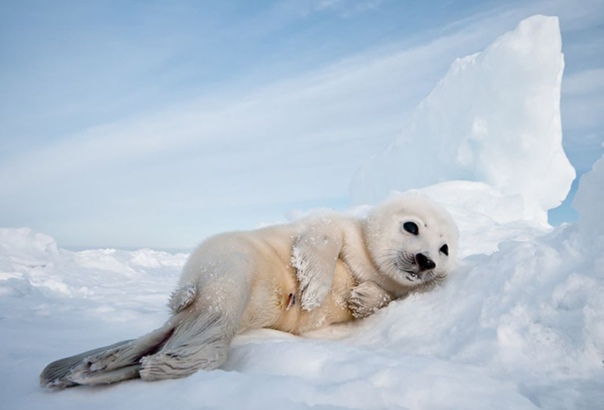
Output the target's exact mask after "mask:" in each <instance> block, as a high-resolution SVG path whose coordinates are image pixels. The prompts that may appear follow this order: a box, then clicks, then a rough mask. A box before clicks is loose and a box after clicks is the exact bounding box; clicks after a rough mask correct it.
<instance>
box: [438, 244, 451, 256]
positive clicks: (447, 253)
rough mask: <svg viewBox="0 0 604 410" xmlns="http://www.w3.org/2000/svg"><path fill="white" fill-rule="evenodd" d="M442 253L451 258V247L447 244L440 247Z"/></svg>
mask: <svg viewBox="0 0 604 410" xmlns="http://www.w3.org/2000/svg"><path fill="white" fill-rule="evenodd" d="M440 251H441V252H442V253H444V254H445V255H447V256H449V247H448V246H447V244H446V243H445V244H444V245H443V246H441V247H440Z"/></svg>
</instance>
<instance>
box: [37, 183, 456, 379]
mask: <svg viewBox="0 0 604 410" xmlns="http://www.w3.org/2000/svg"><path fill="white" fill-rule="evenodd" d="M456 250H457V228H456V226H455V224H454V223H453V221H452V219H451V217H450V216H449V214H448V213H447V212H446V211H444V210H443V209H442V208H441V207H440V206H438V205H436V204H435V203H434V202H432V201H430V200H428V199H427V198H425V197H423V196H421V195H419V194H403V195H399V196H397V197H395V198H392V199H390V200H389V201H387V202H385V203H383V204H381V205H378V206H376V207H375V208H373V209H372V210H371V211H370V213H369V215H368V216H367V217H366V218H363V219H358V218H354V217H352V216H350V215H345V214H341V213H337V212H331V213H322V214H318V215H313V216H310V217H308V218H305V219H302V220H300V221H297V222H293V223H290V224H284V225H277V226H271V227H267V228H262V229H258V230H254V231H249V232H231V233H226V234H221V235H217V236H215V237H212V238H210V239H208V240H206V241H205V242H203V243H202V244H201V245H200V246H199V247H198V248H197V249H196V250H195V251H194V252H193V253H192V254H191V256H190V257H189V260H188V261H187V263H186V265H185V267H184V269H183V272H182V276H181V278H180V282H179V285H178V287H177V289H176V290H175V291H174V292H173V294H172V296H171V297H170V301H169V306H170V308H171V310H172V313H173V315H172V317H171V318H170V320H169V321H168V322H167V323H166V324H165V325H164V326H162V327H161V328H159V329H157V330H155V331H153V332H151V333H149V334H147V335H145V336H142V337H140V338H138V339H135V340H130V341H125V342H120V343H116V344H114V345H111V346H107V347H103V348H99V349H96V350H93V351H89V352H85V353H81V354H79V355H76V356H72V357H68V358H65V359H61V360H58V361H56V362H53V363H51V364H49V365H48V366H47V367H46V368H45V369H44V371H43V372H42V374H41V375H40V381H41V384H42V385H43V386H48V387H53V388H64V387H69V386H75V385H90V384H100V383H113V382H117V381H121V380H126V379H131V378H137V377H140V378H142V379H143V380H161V379H168V378H178V377H184V376H187V375H190V374H192V373H194V372H196V371H197V370H200V369H204V370H211V369H216V368H218V367H219V366H220V365H221V364H222V363H223V362H224V361H225V360H226V356H227V353H228V349H229V346H230V344H231V341H232V340H233V338H234V337H235V335H236V334H237V333H240V332H243V331H245V330H248V329H257V328H272V329H277V330H281V331H285V332H291V333H294V334H300V333H303V332H306V331H310V330H315V329H318V328H320V327H323V326H327V325H330V324H334V323H340V322H345V321H349V320H353V319H356V318H363V317H366V316H368V315H370V314H372V313H373V312H375V311H376V310H377V309H379V308H381V307H383V306H385V305H387V304H388V303H389V302H390V301H391V300H393V299H397V298H401V297H404V296H406V295H408V294H409V293H410V292H423V291H426V290H429V289H431V288H432V287H433V286H434V285H435V284H437V283H439V282H440V281H442V280H443V279H444V278H445V277H446V275H447V273H448V272H449V270H450V269H451V267H452V264H453V262H454V260H455V253H456Z"/></svg>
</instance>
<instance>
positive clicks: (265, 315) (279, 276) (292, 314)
mask: <svg viewBox="0 0 604 410" xmlns="http://www.w3.org/2000/svg"><path fill="white" fill-rule="evenodd" d="M272 273H273V274H272V275H258V278H257V279H258V282H257V283H254V284H253V286H252V294H251V298H250V302H249V304H248V307H247V309H246V311H245V313H244V315H243V318H242V323H241V324H242V328H240V330H241V331H243V330H246V329H253V328H271V329H276V330H281V331H284V332H289V333H293V334H300V333H304V332H308V331H311V330H315V329H319V328H321V327H324V326H328V325H330V324H334V323H340V322H345V321H349V320H352V319H353V316H352V314H351V312H350V310H349V309H348V307H347V305H346V298H347V297H348V295H349V294H350V290H351V289H352V287H353V286H354V285H355V282H354V279H353V278H352V275H351V274H350V271H349V270H348V267H347V266H346V265H345V264H344V263H343V262H341V261H338V263H337V264H336V271H335V274H334V281H333V286H332V290H331V292H330V294H329V296H328V297H327V299H326V300H325V302H324V303H323V304H322V305H321V306H319V307H317V308H315V309H312V310H310V311H308V310H304V309H302V306H301V305H300V291H299V287H298V281H297V279H296V273H295V270H294V269H293V268H292V267H291V266H287V267H284V269H283V270H282V271H279V272H272Z"/></svg>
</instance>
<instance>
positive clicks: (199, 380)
mask: <svg viewBox="0 0 604 410" xmlns="http://www.w3.org/2000/svg"><path fill="white" fill-rule="evenodd" d="M556 27H557V21H556V20H555V19H547V18H543V17H536V18H533V19H531V20H527V21H525V22H524V23H523V24H522V25H521V26H520V28H519V29H518V30H516V31H515V32H512V33H508V34H507V35H506V36H507V37H506V36H504V37H502V38H503V40H501V39H500V40H498V41H499V44H500V45H499V46H498V47H499V48H505V47H508V48H505V49H506V50H508V51H509V50H512V49H514V48H516V49H520V50H521V51H522V49H523V47H529V46H531V44H532V42H533V41H537V42H539V41H542V38H541V37H540V35H539V33H541V34H542V33H543V30H545V32H549V33H550V34H551V33H554V37H555V33H556V32H557V30H556ZM552 30H553V31H552ZM506 38H507V39H512V40H513V41H514V44H516V47H509V44H507V43H506V42H505V41H504V40H505V39H506ZM552 43H555V41H552ZM506 44H507V46H506ZM494 48H497V47H491V48H490V50H493V49H494ZM554 48H555V45H554ZM487 50H489V49H487ZM487 50H485V54H483V55H482V57H480V56H475V57H473V58H466V59H462V60H460V61H462V62H463V64H462V63H460V62H457V63H456V64H455V65H454V67H458V68H459V67H464V66H465V65H464V64H466V65H467V64H470V62H472V61H478V63H480V64H483V63H484V62H488V61H491V60H490V59H488V58H485V56H488V53H486V51H487ZM558 52H559V50H558ZM506 55H507V58H506V59H503V60H497V66H499V65H500V64H504V63H506V61H509V62H510V63H511V64H512V65H513V66H514V65H515V66H517V65H518V62H517V61H514V60H515V58H516V57H514V55H513V54H506ZM531 55H540V54H539V53H538V52H534V53H531ZM552 55H555V53H553V54H552ZM552 58H553V57H552ZM548 61H550V60H548ZM551 61H557V60H556V59H555V58H553V60H551ZM471 64H474V63H471ZM524 68H525V69H526V72H525V74H526V75H527V76H528V77H530V78H533V79H535V81H536V80H537V79H539V81H541V77H539V76H538V75H537V74H536V73H535V72H533V70H540V69H541V68H542V64H528V65H526V66H524ZM550 68H551V67H550ZM550 68H544V72H550V71H551V72H556V70H558V71H557V73H558V75H559V74H561V72H560V71H559V70H561V67H560V66H558V68H557V69H556V70H554V69H552V70H550ZM462 71H463V70H462ZM479 71H480V70H479ZM501 71H502V70H496V71H495V73H500V72H501ZM503 71H505V70H503ZM521 71H522V70H521ZM480 72H486V71H484V70H482V71H480ZM485 75H486V74H485ZM447 78H448V79H449V80H447V81H452V82H454V81H456V80H455V78H462V80H463V81H466V82H468V81H469V80H468V79H467V78H465V77H463V76H461V77H459V76H458V77H456V76H454V75H452V76H448V77H447ZM464 78H465V79H464ZM548 78H550V79H551V77H548ZM515 79H517V80H518V81H522V80H523V78H522V77H521V76H520V74H518V75H517V76H516V77H515ZM542 80H543V83H540V84H541V85H540V86H539V87H536V88H531V87H525V89H526V91H527V92H528V93H535V94H534V96H536V97H543V96H544V95H546V94H547V93H551V92H552V90H555V88H556V87H557V84H559V83H556V81H549V80H547V78H545V74H544V78H542ZM485 81H488V80H486V79H485ZM493 84H494V83H493ZM441 87H442V85H441ZM437 88H438V87H437ZM470 88H472V87H470ZM478 88H479V87H478ZM458 89H459V90H463V89H464V88H458ZM512 91H513V92H512V94H511V95H513V96H519V95H520V94H518V93H519V91H518V90H512ZM459 92H461V91H459ZM558 93H559V88H558ZM554 94H555V93H554ZM434 95H438V92H435V93H433V94H432V96H434ZM525 97H526V98H528V99H527V100H526V101H531V100H530V98H529V96H525ZM435 98H436V97H432V99H431V100H430V101H433V102H434V101H436V100H435ZM553 98H556V96H555V95H554V96H553ZM538 99H539V98H537V100H538ZM462 100H463V99H462ZM460 101H461V100H460ZM467 101H468V100H467V99H466V102H467ZM533 101H536V100H533ZM450 104H453V103H449V104H445V105H444V106H443V107H441V110H446V109H447V107H448V106H450ZM537 106H538V107H540V105H537ZM499 108H501V107H498V106H495V105H493V106H491V108H490V110H489V112H486V113H485V114H484V118H492V119H493V121H495V117H494V116H493V115H494V112H496V111H497V110H498V109H499ZM527 109H528V108H527ZM418 110H420V111H418V112H421V110H422V109H421V107H420V108H418ZM492 110H494V111H492ZM506 112H507V111H506ZM542 114H543V115H544V116H545V118H547V117H548V116H551V115H558V118H550V120H551V122H553V123H554V124H555V125H556V124H557V127H559V112H557V113H556V112H554V111H552V110H549V111H547V112H545V113H542ZM422 115H424V114H422ZM442 115H443V118H445V117H447V116H446V115H445V114H442ZM506 115H507V114H506ZM428 117H429V118H432V119H434V118H439V117H438V116H436V117H435V116H434V114H431V115H428ZM510 118H511V119H513V117H510ZM523 118H524V117H523ZM542 120H543V116H539V118H536V117H535V118H533V117H531V118H530V119H528V117H526V118H525V119H524V121H525V122H531V123H533V124H534V126H533V127H531V126H530V124H529V125H527V127H528V128H527V129H532V130H533V132H534V135H535V137H534V138H536V139H537V140H539V141H540V145H538V146H536V147H528V151H527V150H525V148H527V147H526V146H522V144H521V141H522V139H514V138H511V139H507V140H506V141H508V143H507V144H502V143H501V142H502V141H503V140H498V141H499V142H497V141H495V143H494V145H489V144H487V143H486V142H485V141H486V140H485V139H487V140H488V138H489V137H490V134H489V133H488V130H489V129H494V130H495V131H497V134H498V135H500V136H501V135H503V136H504V137H505V135H508V134H506V132H507V131H505V130H503V129H501V128H489V127H486V126H484V125H485V124H488V121H487V122H478V123H475V122H470V124H477V125H476V128H474V129H475V130H477V131H476V132H477V133H476V134H472V137H471V138H470V139H468V140H464V141H465V142H464V141H462V142H461V144H460V145H459V146H458V147H462V148H461V150H460V151H458V148H455V152H459V153H461V154H463V155H461V154H460V155H461V156H460V157H459V158H460V159H462V160H463V161H462V162H461V163H457V164H456V163H448V164H442V165H443V169H442V171H443V172H442V173H441V174H440V175H437V176H435V178H437V179H438V180H434V181H429V184H433V185H430V186H428V187H427V188H425V190H424V192H425V193H426V194H427V195H430V196H433V197H435V198H438V199H439V200H441V201H442V202H443V203H444V204H445V205H446V206H447V207H448V209H449V210H450V211H451V212H452V214H453V215H454V217H455V219H456V221H457V223H458V224H459V227H460V233H461V243H460V248H461V255H460V262H459V265H458V267H457V268H456V269H455V271H454V272H452V273H451V275H450V279H449V281H448V282H447V283H446V284H445V285H444V286H442V287H441V288H439V289H437V290H435V291H434V292H432V293H428V294H424V295H416V296H412V297H409V298H408V299H406V300H402V301H396V302H393V303H392V304H391V305H390V306H388V307H387V308H386V309H383V310H382V311H380V312H378V313H377V314H376V315H374V316H372V317H370V318H368V319H367V320H365V321H361V322H357V323H354V324H350V325H345V326H337V327H332V328H328V329H324V330H321V331H318V332H315V333H313V334H311V335H307V336H306V337H294V336H291V335H288V334H283V333H279V332H275V331H269V330H262V331H255V332H253V333H250V334H245V335H242V336H240V337H238V339H237V340H236V342H235V344H234V345H233V347H232V350H231V353H230V357H229V359H228V361H227V363H226V364H225V366H224V368H223V369H222V370H218V371H213V372H199V373H197V374H195V375H193V376H191V377H188V378H186V379H182V380H171V381H164V382H156V383H143V382H141V381H138V380H135V381H130V382H126V383H122V384H119V385H115V386H109V387H96V388H75V389H68V390H66V391H62V392H58V393H55V392H49V391H46V390H44V389H41V388H40V387H39V385H38V380H37V377H38V374H39V372H40V371H41V370H42V368H43V367H44V366H45V365H46V364H47V363H48V362H50V361H52V360H55V359H57V358H60V357H64V356H67V355H71V354H74V353H77V352H81V351H83V350H87V349H90V348H94V347H98V346H101V345H104V344H109V343H113V342H116V341H118V340H123V339H128V338H132V337H136V336H139V335H141V334H143V333H145V332H147V331H149V330H151V329H153V328H155V327H157V326H159V325H160V324H162V323H163V322H164V321H165V320H166V318H167V317H168V310H167V308H166V307H165V303H166V301H167V299H168V295H169V293H170V292H171V290H172V288H173V287H174V285H175V284H176V281H177V278H178V275H179V271H180V268H181V267H182V265H183V264H184V261H185V259H186V255H184V254H178V255H172V254H169V253H165V252H157V251H153V250H147V249H145V250H139V251H134V252H131V251H120V250H112V249H99V250H87V251H82V252H71V251H67V250H65V249H61V248H60V247H59V245H58V244H57V243H56V242H55V241H54V240H53V238H51V237H49V236H47V235H44V234H42V233H36V232H32V231H31V230H30V229H27V228H23V229H0V360H1V361H2V364H3V366H2V368H1V370H0V378H1V380H2V383H1V384H0V408H2V409H11V410H12V409H28V410H29V409H66V408H84V409H108V408H116V409H118V408H119V409H121V408H123V409H133V408H144V409H151V410H152V409H165V408H179V409H200V408H240V409H267V408H284V409H307V408H321V409H338V408H352V409H403V408H408V409H484V408H489V409H536V408H543V409H600V408H602V403H604V392H603V390H604V389H603V388H602V387H603V386H604V362H603V360H604V298H603V297H602V295H604V223H603V220H604V219H603V218H602V217H601V209H602V205H601V204H602V201H604V198H603V197H602V195H603V192H604V158H603V159H600V160H599V161H598V162H597V163H596V164H595V165H594V169H593V171H592V172H591V173H588V174H586V175H584V177H583V178H582V180H581V183H580V186H579V191H578V193H577V196H576V201H575V208H576V209H577V211H578V212H579V214H580V218H579V221H578V222H577V223H575V224H571V225H563V226H560V227H558V228H556V229H553V228H551V227H550V226H549V225H547V224H546V223H545V222H544V220H543V214H544V212H546V211H547V209H549V208H550V207H552V206H555V203H557V202H558V201H559V200H561V199H562V198H561V196H562V197H563V195H565V194H566V192H567V191H568V186H567V185H568V184H569V183H570V182H569V181H567V180H568V179H569V178H568V176H569V175H570V174H572V170H569V169H568V168H567V162H565V161H559V162H555V161H556V158H558V159H559V158H560V153H559V147H560V140H559V139H560V135H558V134H557V132H556V130H557V129H558V128H557V127H553V128H548V129H549V130H550V131H551V132H550V131H547V130H545V131H544V128H540V124H541V125H542V124H543V122H541V121H542ZM443 121H445V120H443ZM514 124H515V125H514V127H512V128H510V130H508V131H509V135H516V133H517V132H519V131H518V130H519V129H520V128H518V124H516V123H514ZM483 126H484V127H483ZM458 129H459V130H462V129H463V128H462V126H460V127H459V128H458ZM460 132H461V131H460ZM504 137H502V138H504ZM527 138H528V137H527ZM504 140H505V138H504ZM437 142H438V141H437V140H436V143H437ZM483 142H484V143H483ZM433 143H434V142H433ZM433 143H431V144H433ZM401 144H402V143H399V144H398V146H399V147H400V146H401ZM514 144H520V146H518V147H516V149H517V150H516V151H514V149H515V148H514V147H515V146H516V145H514ZM393 146H394V145H393ZM427 146H430V144H428V145H427ZM493 146H499V148H498V149H500V150H503V149H504V148H505V150H504V152H503V153H504V154H505V155H504V156H502V157H501V158H499V160H498V161H495V162H489V161H484V160H482V159H481V158H485V157H484V155H486V154H487V153H490V152H491V149H492V147H493ZM464 147H465V148H464ZM485 147H487V148H485ZM489 147H490V148H489ZM466 148H467V149H466ZM450 149H453V148H450ZM392 151H393V152H394V151H396V150H392ZM405 152H407V151H405V150H402V151H399V154H401V155H402V156H403V158H406V157H405V156H404V154H405ZM450 152H453V151H450ZM514 152H516V153H517V154H518V158H517V160H526V161H528V162H526V164H528V165H527V166H526V168H522V169H524V172H519V168H518V166H520V165H519V163H518V162H517V160H515V159H514V156H513V155H512V154H513V153H514ZM527 153H531V154H532V157H533V158H534V160H535V161H536V163H538V164H540V165H536V164H534V163H533V162H530V161H529V159H530V158H529V157H530V156H529V157H527V155H526V154H527ZM466 154H467V155H466ZM388 155H391V154H388ZM489 155H490V154H489ZM565 159H566V158H565V157H564V160H565ZM552 161H554V162H552ZM384 163H385V161H384ZM436 163H438V162H436ZM438 164H440V163H438ZM489 164H492V165H493V166H495V165H496V166H497V170H498V171H499V172H500V173H503V175H509V176H510V178H512V179H513V178H516V179H517V180H520V179H521V180H522V187H523V188H522V190H521V191H513V190H511V189H510V188H509V185H506V184H507V182H505V181H503V182H501V183H498V182H496V181H494V180H491V179H489V178H486V177H484V178H483V177H480V178H466V179H469V180H465V181H449V182H443V183H439V184H435V183H436V182H440V181H441V180H444V178H445V177H444V176H445V175H447V173H448V172H453V171H455V172H457V171H459V172H462V171H463V172H466V173H467V174H468V175H479V176H481V175H482V176H484V175H490V174H489V172H492V171H493V169H491V168H489ZM544 164H546V165H544ZM547 164H549V165H547ZM544 166H548V167H549V168H548V169H550V170H551V171H552V172H551V175H559V176H560V177H559V178H554V177H551V178H550V177H544V176H543V175H542V174H541V173H539V172H536V171H535V172H533V171H534V170H535V169H542V168H543V167H544ZM464 167H465V168H464ZM366 169H369V168H366ZM452 170H453V171H452ZM460 170H461V171H460ZM479 171H480V172H479ZM380 172H382V171H376V170H372V171H368V172H367V175H370V174H371V177H372V178H376V180H378V181H380V180H382V179H381V178H380ZM383 172H384V173H386V174H388V173H389V172H390V170H389V169H386V170H384V171H383ZM506 173H507V174H506ZM508 182H509V181H508ZM426 185H428V184H426ZM392 187H394V188H396V187H397V186H396V185H393V186H392ZM392 187H391V188H392ZM531 187H532V188H536V187H539V188H540V189H538V190H536V189H531ZM380 189H385V188H384V187H381V188H380ZM358 192H361V191H358ZM370 194H372V195H373V193H370ZM368 201H369V199H368ZM200 239H201V238H200Z"/></svg>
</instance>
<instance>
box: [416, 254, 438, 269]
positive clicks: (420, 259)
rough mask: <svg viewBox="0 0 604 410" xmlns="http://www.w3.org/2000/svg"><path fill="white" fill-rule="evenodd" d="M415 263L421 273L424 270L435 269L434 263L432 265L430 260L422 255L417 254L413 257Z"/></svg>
mask: <svg viewBox="0 0 604 410" xmlns="http://www.w3.org/2000/svg"><path fill="white" fill-rule="evenodd" d="M415 261H416V262H417V265H418V266H419V270H420V271H421V272H423V271H425V270H430V269H434V268H435V267H436V263H434V261H433V260H432V259H430V258H428V257H427V256H426V255H424V254H423V253H418V254H417V255H415Z"/></svg>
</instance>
